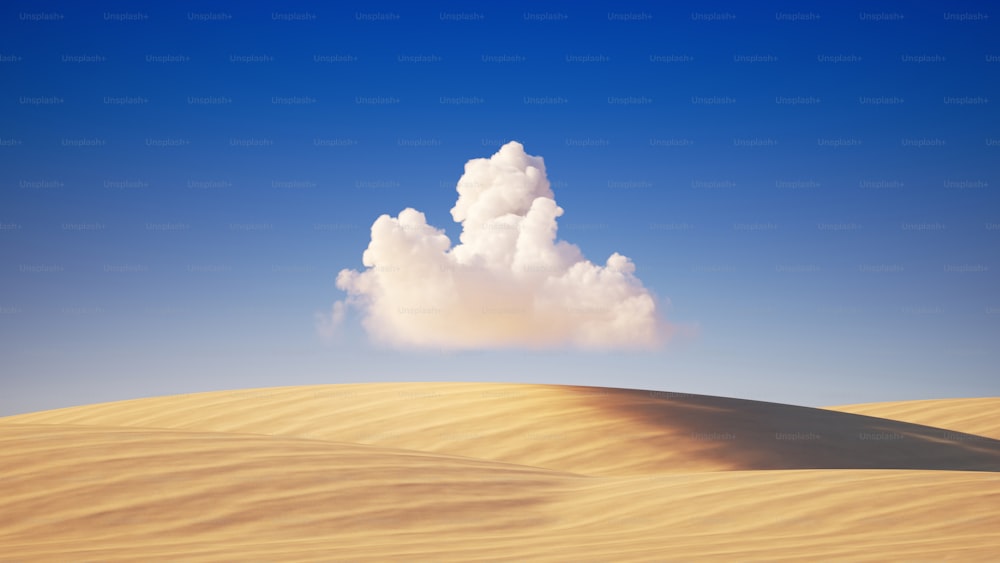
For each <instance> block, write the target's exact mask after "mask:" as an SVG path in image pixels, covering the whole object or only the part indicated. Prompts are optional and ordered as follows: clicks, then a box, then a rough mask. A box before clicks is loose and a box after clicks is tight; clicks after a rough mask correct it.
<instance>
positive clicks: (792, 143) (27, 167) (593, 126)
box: [0, 1, 1000, 415]
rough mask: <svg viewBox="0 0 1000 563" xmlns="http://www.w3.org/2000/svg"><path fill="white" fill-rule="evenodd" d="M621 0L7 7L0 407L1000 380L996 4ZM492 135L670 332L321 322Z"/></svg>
mask: <svg viewBox="0 0 1000 563" xmlns="http://www.w3.org/2000/svg"><path fill="white" fill-rule="evenodd" d="M617 4H618V3H616V5H615V6H614V7H601V6H598V5H583V4H577V3H570V2H543V3H535V2H532V3H530V4H529V3H523V4H521V3H504V5H503V6H502V7H488V8H487V7H485V6H482V7H471V6H470V5H469V4H466V3H458V2H450V3H442V4H439V5H437V6H433V7H430V6H421V5H416V4H412V3H399V4H393V3H387V2H378V3H370V4H367V3H366V4H362V3H357V4H350V3H339V2H338V3H316V4H310V3H306V2H291V3H283V4H282V5H281V6H280V7H278V5H277V4H275V6H276V7H275V8H274V9H272V8H271V7H270V6H267V5H264V4H258V3H223V2H211V3H203V2H198V3H194V2H191V3H166V4H157V3H148V4H146V5H143V4H142V3H135V2H115V3H103V4H100V5H98V4H94V3H81V2H62V3H59V2H16V1H15V2H5V3H4V5H3V7H2V8H0V84H2V87H0V93H2V95H0V415H8V414H14V413H20V412H27V411H33V410H40V409H48V408H57V407H62V406H69V405H75V404H83V403H93V402H103V401H112V400H119V399H128V398H135V397H144V396H153V395H163V394H175V393H190V392H197V391H205V390H216V389H231V388H243V387H261V386H278V385H299V384H319V383H340V382H366V381H422V380H455V381H512V382H514V381H516V382H538V383H562V384H583V385H602V386H618V387H636V388H647V389H660V390H671V391H682V392H691V393H705V394H713V395H724V396H734V397H743V398H751V399H762V400H769V401H777V402H788V403H795V404H802V405H813V406H821V405H832V404H842V403H852V402H867V401H882V400H906V399H924V398H943V397H966V396H995V395H1000V370H998V367H997V362H998V349H1000V346H998V344H1000V283H998V277H997V271H998V269H1000V197H998V196H997V190H998V188H1000V173H998V172H1000V111H998V110H997V104H998V103H1000V29H998V25H1000V24H998V20H1000V12H998V11H997V10H996V9H995V5H993V4H992V3H988V2H979V3H976V2H932V3H919V4H917V3H912V2H865V3H852V2H848V3H838V4H837V5H836V6H834V5H832V4H827V3H815V4H814V5H812V6H810V5H809V4H806V3H801V2H776V3H773V4H768V5H766V6H765V5H758V4H756V3H755V4H753V5H750V4H748V3H744V2H731V3H725V2H711V3H707V4H706V3H694V2H692V3H679V2H670V3H652V2H650V3H642V2H629V3H625V4H622V5H620V6H619V5H617ZM371 102H377V103H371ZM455 102H461V103H455ZM539 102H544V103H539ZM507 140H518V141H520V142H521V143H523V144H524V146H525V150H526V151H527V152H528V153H529V154H532V155H538V156H541V157H543V158H544V159H545V163H546V166H547V168H548V174H549V179H550V181H551V182H552V186H553V190H554V192H555V197H556V200H557V202H558V203H559V205H560V206H561V207H563V208H564V209H565V215H563V216H562V217H561V219H560V223H559V225H560V230H559V237H560V238H561V239H563V240H567V241H569V242H572V243H574V244H576V245H578V246H579V247H580V248H581V250H582V251H583V253H584V254H585V255H586V256H587V258H589V259H590V260H592V261H594V262H597V263H603V262H604V260H606V259H607V257H608V256H609V255H610V254H611V253H612V252H616V251H617V252H620V253H622V254H624V255H626V256H628V257H630V258H631V259H632V260H633V261H634V262H635V264H636V266H637V272H636V274H637V276H638V277H639V278H640V279H641V280H642V281H643V283H644V284H645V285H646V287H648V288H649V289H650V290H651V291H652V292H654V293H655V294H656V296H657V297H658V298H659V299H660V302H661V305H664V306H665V307H664V312H665V315H666V317H667V319H668V320H669V321H670V322H672V323H673V324H674V325H675V326H676V327H677V328H678V333H679V335H678V336H677V337H676V338H675V339H674V340H673V341H672V342H670V343H669V344H668V345H667V346H666V347H665V348H663V349H662V350H658V351H651V352H641V353H636V352H581V351H578V350H575V351H574V350H553V351H544V352H543V351H532V352H525V351H517V350H515V351H481V352H449V353H442V352H403V351H394V350H388V349H384V348H379V347H377V346H373V345H372V344H370V343H369V342H368V340H367V336H366V335H365V334H364V332H363V330H362V329H361V327H360V325H359V322H358V318H357V316H356V315H349V316H348V318H347V319H346V320H345V322H344V324H343V325H342V326H341V327H340V330H341V334H340V338H339V339H338V340H336V341H335V342H334V343H333V344H327V343H324V342H323V340H322V339H321V338H320V337H319V336H318V335H317V332H316V327H315V315H316V313H317V312H326V311H328V310H329V308H330V306H331V304H332V303H333V302H334V301H336V300H339V299H342V298H343V297H344V294H343V293H342V292H341V291H339V290H338V289H337V288H336V287H335V286H334V278H335V276H336V274H337V272H338V271H340V270H341V269H342V268H354V269H360V268H361V267H362V265H361V253H362V252H363V250H364V249H365V247H366V246H367V244H368V240H369V233H368V229H369V227H370V226H371V223H372V222H373V221H374V220H375V219H376V218H377V217H378V216H379V215H380V214H383V213H388V214H391V215H396V214H397V213H399V211H400V210H402V209H403V208H406V207H414V208H416V209H419V210H421V211H423V212H424V213H425V214H426V215H427V220H428V222H429V223H430V224H432V225H435V226H437V227H439V228H443V229H445V231H446V232H447V234H448V235H449V236H450V237H451V238H452V240H453V242H455V241H456V239H457V235H458V233H459V232H460V231H459V226H458V225H457V224H456V223H454V222H453V221H452V218H451V216H450V214H449V210H450V209H451V207H452V205H454V202H455V198H456V192H455V184H456V182H457V180H458V178H459V176H461V174H462V170H463V166H464V164H465V162H466V161H467V160H469V159H472V158H481V157H488V156H490V155H491V154H493V153H494V152H495V151H496V150H497V149H498V148H499V146H500V144H501V143H503V142H505V141H507Z"/></svg>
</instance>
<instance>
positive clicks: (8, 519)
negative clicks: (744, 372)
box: [0, 383, 1000, 561]
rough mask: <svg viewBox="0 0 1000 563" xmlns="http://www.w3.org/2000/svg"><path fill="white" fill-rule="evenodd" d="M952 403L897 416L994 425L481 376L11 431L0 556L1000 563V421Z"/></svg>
mask: <svg viewBox="0 0 1000 563" xmlns="http://www.w3.org/2000/svg"><path fill="white" fill-rule="evenodd" d="M987 401H990V400H987ZM992 401H996V400H995V399H993V400H992ZM947 402H948V401H942V402H927V403H928V404H927V405H926V407H927V409H925V412H923V411H921V409H919V408H917V409H913V408H908V409H904V410H903V411H901V412H905V413H906V414H907V417H908V420H912V421H914V422H921V423H922V424H928V423H929V422H934V421H953V420H954V421H960V420H965V421H966V422H968V421H972V420H976V421H977V422H976V423H975V424H971V423H970V424H967V425H966V426H964V427H960V426H961V425H952V426H950V427H948V429H944V428H935V427H931V426H921V425H919V424H912V423H910V422H901V421H895V420H888V419H886V418H875V417H873V416H860V415H856V414H848V413H845V412H835V411H833V410H825V409H812V408H804V407H794V406H789V405H780V404H774V403H762V402H755V401H742V400H737V399H726V398H719V397H706V396H689V395H677V394H669V393H660V392H646V391H637V390H625V389H605V388H593V387H569V386H553V385H526V384H525V385H506V384H480V383H468V384H462V383H412V384H402V383H392V384H359V385H325V386H310V387H286V388H274V389H255V390H244V391H223V392H215V393H202V394H195V395H185V396H173V397H160V398H151V399H138V400H132V401H123V402H117V403H108V404H100V405H90V406H83V407H74V408H68V409H59V410H54V411H46V412H39V413H31V414H26V415H18V416H12V417H6V418H0V476H2V479H0V561H388V560H393V561H470V560H477V561H690V560H693V559H698V560H716V561H747V560H761V561H764V560H767V561H781V560H809V561H816V560H836V561H886V560H906V561H931V560H933V561H939V560H944V559H949V558H951V559H954V560H960V561H970V560H971V561H990V560H998V559H1000V441H998V440H995V439H991V438H989V437H987V436H983V435H976V434H972V433H969V434H965V433H962V432H963V429H964V430H965V431H970V430H972V429H981V428H996V424H995V419H996V417H997V416H998V414H996V413H997V410H996V409H995V408H990V407H991V404H990V403H988V402H985V403H969V404H966V405H962V406H953V405H950V406H947V408H945V405H944V403H947ZM920 403H925V402H923V401H921V402H920ZM930 403H935V404H930ZM995 404H996V403H992V405H995ZM900 405H901V404H900ZM854 407H857V408H858V409H860V410H858V411H857V412H865V414H876V413H878V414H877V416H879V417H881V416H883V415H884V414H886V412H887V411H884V410H878V409H876V410H870V411H869V410H864V409H861V407H864V405H861V406H854ZM854 407H841V408H843V409H844V410H849V409H851V408H854ZM976 409H982V410H980V411H976ZM963 411H964V412H963ZM974 411H975V412H974ZM922 412H923V414H924V416H923V417H921V413H922ZM991 417H992V418H993V419H994V425H993V426H992V427H991V426H990V423H989V422H988V419H989V418H991Z"/></svg>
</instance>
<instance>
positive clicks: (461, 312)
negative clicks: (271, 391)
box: [318, 142, 666, 349]
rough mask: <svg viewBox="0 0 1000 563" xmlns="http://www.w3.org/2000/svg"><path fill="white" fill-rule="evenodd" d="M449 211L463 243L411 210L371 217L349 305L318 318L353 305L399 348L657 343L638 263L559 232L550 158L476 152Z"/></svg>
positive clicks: (343, 279)
mask: <svg viewBox="0 0 1000 563" xmlns="http://www.w3.org/2000/svg"><path fill="white" fill-rule="evenodd" d="M458 194H459V195H458V200H457V201H456V203H455V206H454V207H453V208H452V210H451V215H452V217H453V218H454V219H455V221H456V222H458V223H461V225H462V234H461V235H460V243H459V244H457V245H455V246H454V247H453V246H452V244H451V240H449V238H448V237H447V236H446V235H445V234H444V232H443V231H441V230H440V229H437V228H435V227H433V226H431V225H428V224H427V221H426V218H425V216H424V214H423V213H421V212H419V211H417V210H415V209H411V208H407V209H404V210H403V211H401V212H400V213H399V215H398V216H397V217H391V216H389V215H382V216H381V217H379V218H378V219H377V220H376V221H375V223H374V224H373V225H372V229H371V242H370V243H369V245H368V248H367V250H365V252H364V254H363V255H362V263H363V264H364V266H365V270H363V271H355V270H349V269H345V270H342V271H341V272H340V274H339V275H338V276H337V287H338V288H340V289H342V290H343V291H345V292H347V294H348V297H347V299H346V300H345V301H338V302H337V303H335V304H334V309H333V312H332V313H331V314H330V315H328V316H325V317H324V318H323V319H321V320H320V322H319V325H318V326H319V327H320V330H321V333H322V332H324V331H325V332H326V333H327V334H329V333H332V330H333V328H332V327H334V326H335V325H336V324H337V323H338V322H340V321H341V320H342V319H343V317H344V308H345V306H351V307H354V308H356V309H357V310H358V311H360V312H361V314H362V318H363V323H364V326H365V329H366V330H367V332H368V334H369V336H370V337H371V338H373V339H374V340H376V341H379V342H381V343H385V344H389V345H392V346H399V347H418V348H422V347H426V348H436V349H441V348H444V349H468V348H503V347H527V348H549V347H561V346H576V347H581V348H605V349H607V348H649V347H653V346H656V345H658V344H659V343H660V342H661V341H662V339H663V337H664V335H665V334H666V325H665V324H664V323H663V322H662V321H661V319H660V317H659V315H658V313H657V306H656V302H655V300H654V299H653V296H652V295H651V294H650V293H649V291H648V290H647V289H646V288H645V287H643V285H642V282H641V281H639V279H638V278H636V277H635V275H634V272H635V266H634V265H633V264H632V262H631V260H629V259H628V258H626V257H625V256H622V255H620V254H618V253H614V254H612V255H611V256H610V257H609V258H608V259H607V261H606V263H605V264H604V265H603V266H600V265H596V264H593V263H591V262H590V261H588V260H587V259H585V258H584V256H583V254H582V253H581V252H580V249H579V248H577V247H576V246H575V245H572V244H569V243H567V242H565V241H560V240H557V238H556V231H557V222H556V220H557V218H558V217H560V216H561V215H562V214H563V210H562V208H561V207H559V206H558V205H556V201H555V199H554V195H553V193H552V190H551V189H550V186H549V181H548V179H547V178H546V175H545V163H544V161H543V160H542V158H540V157H537V156H531V155H528V154H526V153H525V152H524V147H523V146H522V145H521V144H520V143H517V142H510V143H507V144H506V145H504V146H503V147H501V148H500V150H499V151H498V152H497V153H496V154H494V155H493V156H492V157H490V158H488V159H486V158H477V159H473V160H470V161H469V162H468V163H466V165H465V173H464V174H463V175H462V177H461V178H460V179H459V181H458Z"/></svg>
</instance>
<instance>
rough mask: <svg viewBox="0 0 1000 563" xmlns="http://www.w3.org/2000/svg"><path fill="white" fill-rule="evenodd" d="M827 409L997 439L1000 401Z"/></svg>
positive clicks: (886, 404)
mask: <svg viewBox="0 0 1000 563" xmlns="http://www.w3.org/2000/svg"><path fill="white" fill-rule="evenodd" d="M827 408H828V409H830V410H835V411H840V412H850V413H854V414H863V415H866V416H877V417H881V418H891V419H893V420H901V421H903V422H912V423H914V424H926V425H928V426H937V427H940V428H947V429H949V430H955V431H958V432H968V433H969V434H978V435H980V436H988V437H990V438H995V439H1000V397H985V398H976V399H936V400H933V399H932V400H927V401H898V402H892V403H863V404H859V405H841V406H836V407H827Z"/></svg>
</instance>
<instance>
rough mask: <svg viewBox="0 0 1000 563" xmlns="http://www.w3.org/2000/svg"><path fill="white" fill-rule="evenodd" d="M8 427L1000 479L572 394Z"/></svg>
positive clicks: (425, 393) (991, 453)
mask: <svg viewBox="0 0 1000 563" xmlns="http://www.w3.org/2000/svg"><path fill="white" fill-rule="evenodd" d="M2 421H7V422H22V423H45V424H92V425H101V426H127V427H136V428H142V427H150V428H173V429H184V430H203V431H211V432H241V433H252V434H266V435H282V436H291V437H299V438H312V439H319V440H333V441H338V442H352V443H359V444H370V445H377V446H384V447H392V448H406V449H413V450H419V451H424V452H436V453H445V454H451V455H460V456H467V457H474V458H479V459H488V460H495V461H502V462H507V463H517V464H521V465H530V466H535V467H546V468H549V469H553V470H558V471H570V472H576V473H582V474H586V475H635V474H647V473H659V472H664V471H684V472H687V471H715V470H732V469H742V470H746V469H828V468H838V469H954V470H986V471H997V470H1000V441H998V440H993V439H987V438H984V437H982V436H974V435H966V434H962V433H959V432H955V431H945V430H942V429H940V428H933V427H928V426H920V425H915V424H910V423H903V422H897V421H890V420H885V419H881V418H874V417H867V416H860V415H854V414H846V413H840V412H832V411H830V410H824V409H814V408H807V407H797V406H792V405H783V404H777V403H766V402H760V401H747V400H742V399H728V398H722V397H710V396H703V395H679V394H672V393H663V392H655V391H654V392H649V391H639V390H632V389H611V388H598V387H573V386H561V385H517V384H486V383H389V384H379V383H372V384H358V385H322V386H309V387H283V388H272V389H252V390H248V391H232V392H230V391H223V392H216V393H202V394H197V395H188V396H174V397H162V398H151V399H140V400H134V401H125V402H120V403H110V404H104V405H93V406H83V407H74V408H68V409H59V410H54V411H47V412H40V413H33V414H26V415H18V416H13V417H8V418H6V419H0V422H2Z"/></svg>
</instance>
